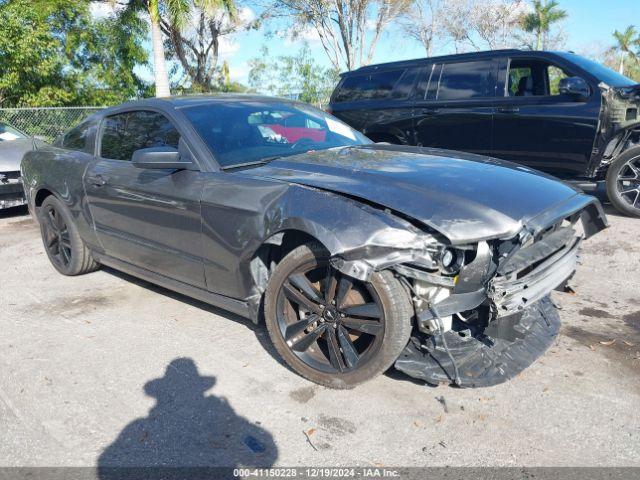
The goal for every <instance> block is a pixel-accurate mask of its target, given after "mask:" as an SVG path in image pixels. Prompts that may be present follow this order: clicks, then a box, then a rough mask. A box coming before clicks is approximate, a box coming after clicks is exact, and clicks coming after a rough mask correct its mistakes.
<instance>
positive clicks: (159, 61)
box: [147, 0, 171, 97]
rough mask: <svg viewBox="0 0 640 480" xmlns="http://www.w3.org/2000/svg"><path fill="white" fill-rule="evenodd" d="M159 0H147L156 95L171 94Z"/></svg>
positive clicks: (164, 95)
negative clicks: (161, 28)
mask: <svg viewBox="0 0 640 480" xmlns="http://www.w3.org/2000/svg"><path fill="white" fill-rule="evenodd" d="M159 2H160V0H148V1H147V9H148V11H149V18H150V21H151V45H152V48H153V75H154V78H155V82H156V97H168V96H169V95H171V89H170V87H169V75H168V74H167V65H166V63H165V58H164V45H163V42H162V31H161V30H160V8H159V7H160V5H159Z"/></svg>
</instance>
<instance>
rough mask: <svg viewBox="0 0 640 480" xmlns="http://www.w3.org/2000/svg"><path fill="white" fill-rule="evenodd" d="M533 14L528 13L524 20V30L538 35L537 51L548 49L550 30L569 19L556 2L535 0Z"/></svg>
mask: <svg viewBox="0 0 640 480" xmlns="http://www.w3.org/2000/svg"><path fill="white" fill-rule="evenodd" d="M532 4H533V12H531V13H528V14H526V15H525V16H524V18H523V19H522V28H523V29H524V30H525V31H527V32H533V33H535V34H536V50H544V49H545V48H547V41H548V38H549V30H551V26H552V25H553V24H554V23H557V22H559V21H560V20H563V19H565V18H567V12H566V11H565V10H560V9H557V8H556V7H557V6H558V2H557V1H556V0H551V1H546V0H545V1H544V3H543V0H533V2H532Z"/></svg>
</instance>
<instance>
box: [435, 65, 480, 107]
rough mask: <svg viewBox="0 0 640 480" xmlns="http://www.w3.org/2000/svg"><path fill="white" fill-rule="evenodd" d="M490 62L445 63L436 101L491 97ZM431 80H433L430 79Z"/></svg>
mask: <svg viewBox="0 0 640 480" xmlns="http://www.w3.org/2000/svg"><path fill="white" fill-rule="evenodd" d="M491 71H492V68H491V62H488V61H480V62H464V63H445V64H444V65H443V66H442V75H441V76H440V86H439V88H438V96H437V98H438V100H462V99H466V98H478V97H488V96H491V95H492V90H493V88H492V86H493V82H492V81H491V77H492V74H491ZM432 80H433V79H432Z"/></svg>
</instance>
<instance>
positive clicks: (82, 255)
mask: <svg viewBox="0 0 640 480" xmlns="http://www.w3.org/2000/svg"><path fill="white" fill-rule="evenodd" d="M38 221H39V223H40V232H41V234H42V242H43V243H44V248H45V251H46V252H47V256H48V257H49V260H50V261H51V263H52V264H53V266H54V267H55V269H56V270H58V271H59V272H60V273H62V274H63V275H80V274H82V273H87V272H90V271H93V270H95V269H97V268H98V264H97V263H96V261H95V260H94V259H93V258H92V256H91V252H90V251H89V249H88V248H87V246H86V245H85V243H84V241H83V240H82V238H81V237H80V234H79V233H78V228H77V227H76V225H75V223H74V221H73V217H72V216H71V212H70V211H69V208H68V207H67V206H66V205H65V204H64V203H62V202H61V201H60V200H59V199H58V198H56V197H55V196H53V195H50V196H48V197H47V198H45V199H44V201H43V202H42V205H41V206H40V208H39V209H38Z"/></svg>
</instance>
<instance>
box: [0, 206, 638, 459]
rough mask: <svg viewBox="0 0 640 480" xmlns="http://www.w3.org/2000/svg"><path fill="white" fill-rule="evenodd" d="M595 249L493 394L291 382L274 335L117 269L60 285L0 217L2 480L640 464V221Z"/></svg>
mask: <svg viewBox="0 0 640 480" xmlns="http://www.w3.org/2000/svg"><path fill="white" fill-rule="evenodd" d="M609 219H610V222H611V228H610V229H608V230H607V231H605V232H602V233H600V234H599V235H597V236H596V237H594V238H592V239H590V240H589V241H587V242H585V244H584V249H583V264H582V265H581V266H580V268H579V270H578V273H577V274H576V276H575V278H574V280H573V288H574V289H575V294H568V293H562V294H559V293H558V294H554V295H555V300H556V301H557V302H558V303H559V304H560V305H561V306H562V312H561V316H562V320H563V328H562V333H561V335H560V336H559V338H558V340H557V342H556V344H555V345H554V346H553V347H552V348H551V349H550V350H549V351H548V352H547V353H546V355H544V356H543V357H542V358H541V359H540V360H539V361H538V362H536V363H535V364H534V365H533V366H532V367H530V368H529V369H527V370H526V371H525V372H523V373H522V374H521V375H520V376H518V377H517V378H515V379H514V380H512V381H510V382H508V383H506V384H503V385H499V386H497V387H492V388H487V389H477V390H460V389H455V388H451V387H437V388H432V387H427V386H425V385H424V384H422V383H420V382H414V381H412V380H411V379H409V378H407V377H404V376H403V375H402V374H400V373H398V372H393V371H392V372H389V373H388V374H386V375H384V376H380V377H378V378H377V379H375V380H373V381H371V382H369V383H367V384H365V385H362V386H360V387H358V388H356V389H354V390H351V391H334V390H329V389H326V388H323V387H319V386H316V385H313V384H311V383H309V382H307V381H305V380H304V379H302V378H300V377H298V376H296V375H295V374H293V373H292V372H291V371H289V370H288V369H287V368H286V367H284V366H283V365H282V364H281V363H280V362H279V360H278V359H277V358H276V356H275V354H274V352H273V349H272V348H271V347H270V345H269V340H268V337H267V335H266V331H265V330H264V329H263V328H262V327H254V326H253V325H252V324H251V323H250V322H249V321H246V320H243V319H241V318H239V317H236V316H234V315H231V314H229V313H227V312H224V311H222V310H219V309H216V308H213V307H210V306H207V305H205V304H202V303H200V302H197V301H194V300H191V299H188V298H186V297H183V296H180V295H177V294H174V293H172V292H169V291H167V290H164V289H161V288H158V287H155V286H152V285H149V284H147V283H145V282H141V281H139V280H136V279H133V278H131V277H128V276H126V275H123V274H119V273H117V272H115V271H113V270H101V271H98V272H96V273H92V274H89V275H85V276H82V277H74V278H69V277H63V276H61V275H59V274H58V273H56V272H55V271H54V269H53V267H52V266H51V265H50V264H49V261H48V260H47V258H46V255H45V254H44V251H43V247H42V245H41V241H40V237H39V232H38V229H37V226H36V225H35V224H34V223H33V222H32V220H31V218H30V217H29V216H27V215H26V211H25V210H17V211H16V210H13V211H10V212H3V213H0V265H1V267H0V284H1V287H0V466H95V465H114V464H119V465H139V464H140V463H145V464H148V465H158V464H160V463H159V462H166V464H170V465H203V464H205V465H225V466H232V465H280V466H292V465H323V466H330V465H332V466H333V465H362V466H381V465H386V466H434V465H452V466H453V465H456V466H465V465H473V466H487V465H488V466H511V465H518V466H536V465H537V466H575V465H582V466H596V465H598V466H631V465H633V466H640V415H638V405H640V382H639V380H640V295H639V292H640V275H638V272H639V270H640V269H639V267H640V246H639V243H638V238H640V220H633V219H629V218H623V217H620V216H618V215H616V214H615V213H614V212H612V211H609Z"/></svg>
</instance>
